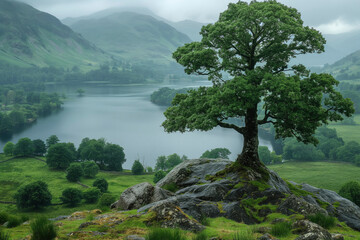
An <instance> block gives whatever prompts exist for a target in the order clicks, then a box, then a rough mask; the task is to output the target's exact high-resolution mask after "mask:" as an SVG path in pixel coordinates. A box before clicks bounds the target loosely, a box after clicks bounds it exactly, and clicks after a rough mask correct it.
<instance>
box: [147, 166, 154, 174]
mask: <svg viewBox="0 0 360 240" xmlns="http://www.w3.org/2000/svg"><path fill="white" fill-rule="evenodd" d="M146 172H147V173H153V172H154V170H153V168H152V167H147V168H146Z"/></svg>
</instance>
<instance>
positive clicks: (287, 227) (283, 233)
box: [271, 222, 291, 237]
mask: <svg viewBox="0 0 360 240" xmlns="http://www.w3.org/2000/svg"><path fill="white" fill-rule="evenodd" d="M271 234H272V235H274V236H276V237H287V236H289V235H290V234H291V223H289V222H280V223H276V224H275V225H274V226H273V227H272V228H271Z"/></svg>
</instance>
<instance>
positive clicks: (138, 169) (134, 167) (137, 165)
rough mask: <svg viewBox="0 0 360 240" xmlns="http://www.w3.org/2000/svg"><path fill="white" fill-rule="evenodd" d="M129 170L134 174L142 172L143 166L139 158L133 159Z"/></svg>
mask: <svg viewBox="0 0 360 240" xmlns="http://www.w3.org/2000/svg"><path fill="white" fill-rule="evenodd" d="M131 172H132V174H134V175H141V174H143V173H144V166H143V165H142V164H141V162H140V160H135V161H134V163H133V165H132V167H131Z"/></svg>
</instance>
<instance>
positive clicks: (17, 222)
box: [6, 216, 22, 228]
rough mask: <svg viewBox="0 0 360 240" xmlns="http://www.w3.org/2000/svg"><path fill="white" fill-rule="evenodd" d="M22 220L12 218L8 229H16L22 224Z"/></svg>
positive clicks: (8, 223)
mask: <svg viewBox="0 0 360 240" xmlns="http://www.w3.org/2000/svg"><path fill="white" fill-rule="evenodd" d="M21 223H22V222H21V219H20V218H18V217H15V216H10V217H9V219H8V221H7V226H6V227H7V228H14V227H17V226H19V225H20V224H21Z"/></svg>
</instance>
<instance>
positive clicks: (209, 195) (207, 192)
mask: <svg viewBox="0 0 360 240" xmlns="http://www.w3.org/2000/svg"><path fill="white" fill-rule="evenodd" d="M228 191H229V188H227V187H226V185H224V184H219V183H217V182H215V183H209V184H205V185H193V186H190V187H186V188H183V189H181V190H179V191H177V192H176V194H177V195H181V194H186V195H187V196H190V197H195V198H198V199H201V200H207V201H222V200H223V199H224V197H225V195H226V194H227V192H228Z"/></svg>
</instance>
